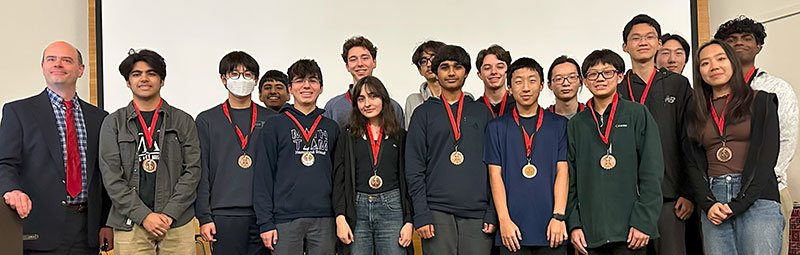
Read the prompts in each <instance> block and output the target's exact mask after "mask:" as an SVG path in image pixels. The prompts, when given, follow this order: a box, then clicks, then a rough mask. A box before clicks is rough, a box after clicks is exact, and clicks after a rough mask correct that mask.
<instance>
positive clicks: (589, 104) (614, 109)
mask: <svg viewBox="0 0 800 255" xmlns="http://www.w3.org/2000/svg"><path fill="white" fill-rule="evenodd" d="M613 97H614V101H612V102H611V115H609V116H608V123H606V132H605V135H603V132H601V131H600V123H599V122H598V121H597V116H595V111H594V107H592V100H593V99H589V102H587V103H586V106H587V107H589V110H591V111H592V118H594V123H595V124H597V133H600V139H603V142H604V143H605V144H608V138H609V135H611V126H613V125H614V115H615V114H616V113H617V103H618V100H619V96H617V93H616V92H615V93H614V95H613ZM601 114H602V113H601Z"/></svg>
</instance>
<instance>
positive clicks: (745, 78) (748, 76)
mask: <svg viewBox="0 0 800 255" xmlns="http://www.w3.org/2000/svg"><path fill="white" fill-rule="evenodd" d="M755 72H756V67H755V66H753V68H751V69H750V72H747V76H745V77H744V82H745V83H748V82H750V79H751V78H752V76H753V73H755ZM726 105H727V104H726Z"/></svg>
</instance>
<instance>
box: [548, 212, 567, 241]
mask: <svg viewBox="0 0 800 255" xmlns="http://www.w3.org/2000/svg"><path fill="white" fill-rule="evenodd" d="M547 240H548V241H550V248H556V247H558V245H560V244H561V243H562V242H564V241H565V240H567V224H566V223H564V222H563V221H560V220H556V219H550V224H547Z"/></svg>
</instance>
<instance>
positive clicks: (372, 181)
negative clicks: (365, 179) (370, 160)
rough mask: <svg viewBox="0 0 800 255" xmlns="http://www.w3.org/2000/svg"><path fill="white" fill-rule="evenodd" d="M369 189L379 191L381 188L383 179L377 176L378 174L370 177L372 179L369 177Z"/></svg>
mask: <svg viewBox="0 0 800 255" xmlns="http://www.w3.org/2000/svg"><path fill="white" fill-rule="evenodd" d="M369 187H370V188H372V189H380V188H381V187H383V178H381V177H380V176H378V174H374V175H372V177H369Z"/></svg>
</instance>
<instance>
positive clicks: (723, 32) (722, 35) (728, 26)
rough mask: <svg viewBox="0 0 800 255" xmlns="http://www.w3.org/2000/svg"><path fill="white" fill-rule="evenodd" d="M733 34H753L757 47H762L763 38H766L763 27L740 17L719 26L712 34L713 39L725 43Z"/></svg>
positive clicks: (744, 17) (745, 17)
mask: <svg viewBox="0 0 800 255" xmlns="http://www.w3.org/2000/svg"><path fill="white" fill-rule="evenodd" d="M735 33H744V34H753V36H754V37H755V38H756V44H758V45H764V38H767V31H765V30H764V25H762V24H761V23H759V22H756V21H755V20H752V19H750V18H748V17H747V16H744V15H742V16H739V17H737V18H735V19H732V20H729V21H726V22H725V23H722V25H719V28H718V29H717V32H716V33H714V39H719V40H722V41H725V39H727V38H728V37H729V36H731V34H735Z"/></svg>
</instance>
